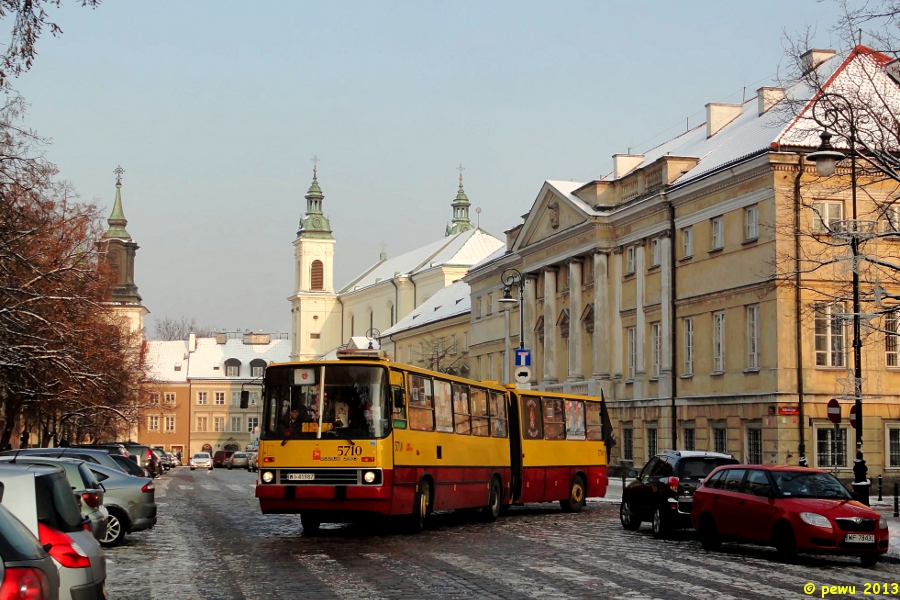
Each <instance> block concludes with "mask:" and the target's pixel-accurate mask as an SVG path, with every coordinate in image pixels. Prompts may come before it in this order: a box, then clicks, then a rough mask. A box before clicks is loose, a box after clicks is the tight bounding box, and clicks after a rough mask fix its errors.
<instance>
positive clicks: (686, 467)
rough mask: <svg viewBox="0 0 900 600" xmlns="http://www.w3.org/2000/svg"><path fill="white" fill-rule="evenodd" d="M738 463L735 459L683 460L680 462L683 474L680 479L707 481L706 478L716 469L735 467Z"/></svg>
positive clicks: (698, 458)
mask: <svg viewBox="0 0 900 600" xmlns="http://www.w3.org/2000/svg"><path fill="white" fill-rule="evenodd" d="M736 463H737V461H736V460H734V459H733V458H722V457H713V456H698V457H691V458H682V459H681V460H680V461H679V462H678V468H679V470H680V472H681V475H680V477H681V478H682V479H706V476H707V475H709V474H710V473H712V472H713V470H715V468H716V467H721V466H722V465H733V464H736Z"/></svg>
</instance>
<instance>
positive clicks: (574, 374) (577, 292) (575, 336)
mask: <svg viewBox="0 0 900 600" xmlns="http://www.w3.org/2000/svg"><path fill="white" fill-rule="evenodd" d="M566 262H567V263H568V264H569V357H568V358H569V376H568V379H569V380H570V381H578V380H581V379H584V377H583V376H582V374H581V369H582V366H581V357H582V343H583V339H584V336H583V335H582V333H581V311H583V310H584V307H583V306H582V304H584V303H583V302H582V301H581V264H582V259H580V258H577V257H576V258H570V259H569V260H568V261H566Z"/></svg>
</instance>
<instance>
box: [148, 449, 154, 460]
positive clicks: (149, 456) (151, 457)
mask: <svg viewBox="0 0 900 600" xmlns="http://www.w3.org/2000/svg"><path fill="white" fill-rule="evenodd" d="M151 460H153V453H152V452H150V451H149V450H147V461H148V462H149V461H151Z"/></svg>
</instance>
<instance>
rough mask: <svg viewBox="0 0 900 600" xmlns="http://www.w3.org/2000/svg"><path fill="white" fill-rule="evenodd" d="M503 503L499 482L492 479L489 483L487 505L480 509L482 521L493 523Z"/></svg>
mask: <svg viewBox="0 0 900 600" xmlns="http://www.w3.org/2000/svg"><path fill="white" fill-rule="evenodd" d="M502 501H503V491H502V490H501V488H500V480H499V479H497V478H496V477H494V479H493V480H492V481H491V494H490V497H489V499H488V505H487V506H485V507H484V508H483V509H482V515H484V520H485V521H487V522H488V523H493V522H494V521H496V520H497V517H499V516H500V504H502Z"/></svg>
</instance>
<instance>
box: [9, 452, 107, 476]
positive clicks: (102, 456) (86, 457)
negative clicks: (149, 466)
mask: <svg viewBox="0 0 900 600" xmlns="http://www.w3.org/2000/svg"><path fill="white" fill-rule="evenodd" d="M26 455H28V456H49V457H50V458H77V459H78V460H83V461H86V462H91V463H96V464H99V465H103V466H105V467H112V468H114V469H119V470H120V471H124V469H122V468H121V467H120V466H119V465H118V463H116V461H115V460H113V458H112V456H111V455H110V454H109V453H108V452H104V451H103V450H96V449H94V448H25V449H23V450H4V451H3V452H0V456H26Z"/></svg>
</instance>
